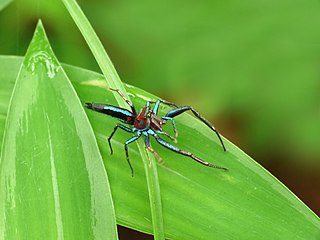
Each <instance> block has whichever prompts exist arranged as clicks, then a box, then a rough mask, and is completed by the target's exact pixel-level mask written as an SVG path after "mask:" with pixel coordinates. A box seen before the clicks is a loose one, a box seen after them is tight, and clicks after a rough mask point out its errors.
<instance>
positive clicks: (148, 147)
mask: <svg viewBox="0 0 320 240" xmlns="http://www.w3.org/2000/svg"><path fill="white" fill-rule="evenodd" d="M144 142H145V144H146V147H147V149H148V150H149V151H150V152H152V153H153V155H154V156H155V157H156V158H157V159H158V161H159V163H163V160H162V158H161V157H160V156H159V154H158V153H157V152H156V151H155V150H154V149H153V148H152V147H151V146H150V137H149V135H147V136H146V138H145V139H144Z"/></svg>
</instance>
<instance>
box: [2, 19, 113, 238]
mask: <svg viewBox="0 0 320 240" xmlns="http://www.w3.org/2000/svg"><path fill="white" fill-rule="evenodd" d="M88 123H89V122H88V120H87V118H86V116H85V114H84V111H83V108H82V106H81V104H80V102H79V100H78V98H77V96H76V94H75V91H74V89H73V88H72V85H71V84H70V82H69V81H68V78H67V76H66V75H65V73H64V71H63V69H62V67H61V65H60V64H59V63H58V61H57V59H56V58H55V56H54V54H53V52H52V50H51V47H50V45H49V43H48V41H47V39H46V36H45V32H44V29H43V27H42V24H41V23H39V24H38V27H37V29H36V31H35V35H34V38H33V40H32V42H31V44H30V46H29V48H28V52H27V54H26V57H25V60H24V62H23V65H22V67H21V70H20V73H19V77H18V79H17V82H16V85H15V88H14V90H13V95H12V100H11V103H10V108H9V112H8V116H7V124H6V130H5V133H4V139H5V140H4V141H3V147H2V151H1V163H0V171H1V175H0V183H1V190H0V191H1V194H0V198H1V200H0V202H1V203H0V215H1V220H0V226H1V230H0V236H1V238H2V239H25V238H26V239H71V238H73V237H74V236H79V237H78V239H101V238H103V237H108V238H110V239H117V230H116V225H115V216H114V211H113V203H112V199H111V194H110V189H109V183H108V179H107V177H106V173H105V170H104V168H103V164H102V160H101V156H100V154H99V151H98V148H97V145H96V142H95V139H94V136H93V132H92V129H91V128H90V126H89V124H88Z"/></svg>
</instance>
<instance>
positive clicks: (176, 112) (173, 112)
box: [163, 106, 226, 151]
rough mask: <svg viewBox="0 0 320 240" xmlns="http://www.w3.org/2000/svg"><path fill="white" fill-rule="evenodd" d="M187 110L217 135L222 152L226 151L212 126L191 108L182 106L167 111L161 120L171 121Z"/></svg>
mask: <svg viewBox="0 0 320 240" xmlns="http://www.w3.org/2000/svg"><path fill="white" fill-rule="evenodd" d="M188 110H190V111H192V113H193V114H194V115H195V116H196V117H197V118H198V119H200V120H201V121H202V122H203V123H204V124H206V125H207V126H208V127H209V128H210V129H211V130H212V131H214V132H215V133H216V134H217V136H218V138H219V141H220V143H221V145H222V148H223V150H224V151H226V147H225V146H224V143H223V141H222V138H221V136H220V134H219V132H218V131H217V130H216V129H215V128H214V127H213V126H212V124H211V123H210V122H209V121H208V120H207V119H205V118H204V117H202V116H201V115H200V113H199V112H198V111H197V110H195V109H194V108H193V107H190V106H184V107H178V108H175V109H172V110H171V111H169V112H168V113H167V114H166V116H165V117H163V119H168V120H171V121H173V118H174V117H176V116H178V115H180V114H182V113H184V112H185V111H188ZM174 126H175V125H174Z"/></svg>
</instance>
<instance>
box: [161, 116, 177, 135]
mask: <svg viewBox="0 0 320 240" xmlns="http://www.w3.org/2000/svg"><path fill="white" fill-rule="evenodd" d="M162 119H164V120H167V121H168V120H170V121H171V123H172V126H173V132H174V136H175V138H177V137H178V130H177V127H176V123H175V122H174V120H173V118H172V117H162Z"/></svg>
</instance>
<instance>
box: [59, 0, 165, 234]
mask: <svg viewBox="0 0 320 240" xmlns="http://www.w3.org/2000/svg"><path fill="white" fill-rule="evenodd" d="M62 2H63V3H64V5H65V6H66V8H67V9H68V11H69V13H70V15H71V16H72V18H73V20H74V21H75V23H76V25H77V26H78V28H79V29H80V31H81V33H82V35H83V37H84V38H85V40H86V42H87V44H88V46H89V48H90V49H91V51H92V53H93V55H94V57H95V59H96V61H97V63H98V65H99V67H100V69H101V71H102V73H103V75H104V76H105V79H106V81H107V84H108V86H109V87H112V88H116V89H120V91H121V92H122V93H123V94H124V95H125V96H126V98H127V99H129V100H130V98H129V96H128V94H127V92H126V90H125V88H124V86H123V84H122V82H121V80H120V77H119V75H118V73H117V72H116V70H115V68H114V66H113V64H112V62H111V60H110V58H109V56H108V54H107V52H106V51H105V49H104V47H103V45H102V43H101V42H100V40H99V38H98V36H97V34H96V33H95V31H94V30H93V28H92V26H91V24H90V23H89V21H88V19H87V18H86V16H85V15H84V13H83V12H82V10H81V8H80V6H79V5H78V4H77V2H76V1H75V0H62ZM113 94H114V96H115V98H116V100H117V102H118V104H119V106H120V107H124V108H126V107H127V106H126V104H125V103H124V101H123V100H122V99H121V98H120V97H119V95H118V94H117V93H113ZM136 142H137V145H138V149H139V152H140V155H141V159H142V161H143V164H144V167H145V173H146V179H147V185H148V192H149V201H150V208H151V216H152V222H153V230H154V233H153V234H154V238H155V240H164V239H165V238H164V224H163V214H162V204H161V193H160V184H159V179H158V172H157V168H156V160H155V158H154V156H153V155H151V154H148V155H147V153H146V151H145V146H144V142H143V141H142V139H139V140H138V141H136Z"/></svg>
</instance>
